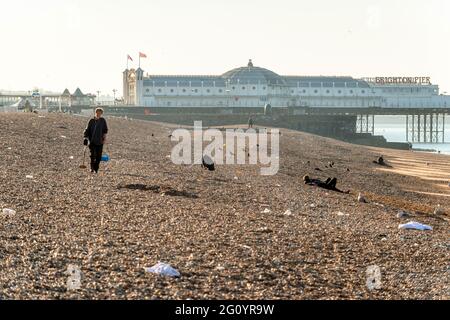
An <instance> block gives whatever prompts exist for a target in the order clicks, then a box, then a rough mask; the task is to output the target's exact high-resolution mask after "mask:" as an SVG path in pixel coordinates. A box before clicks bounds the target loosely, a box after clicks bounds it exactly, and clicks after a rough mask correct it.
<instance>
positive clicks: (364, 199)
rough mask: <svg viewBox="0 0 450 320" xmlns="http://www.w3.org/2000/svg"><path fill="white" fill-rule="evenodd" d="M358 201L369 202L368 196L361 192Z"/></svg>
mask: <svg viewBox="0 0 450 320" xmlns="http://www.w3.org/2000/svg"><path fill="white" fill-rule="evenodd" d="M358 202H360V203H367V200H366V198H365V197H364V196H363V194H362V193H360V194H359V195H358Z"/></svg>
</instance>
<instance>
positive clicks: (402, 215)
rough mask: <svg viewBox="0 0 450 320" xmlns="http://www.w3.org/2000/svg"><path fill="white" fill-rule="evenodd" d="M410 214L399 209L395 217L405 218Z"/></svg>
mask: <svg viewBox="0 0 450 320" xmlns="http://www.w3.org/2000/svg"><path fill="white" fill-rule="evenodd" d="M409 216H411V215H410V214H409V213H408V212H406V211H403V210H400V211H399V212H398V214H397V218H399V219H401V218H407V217H409Z"/></svg>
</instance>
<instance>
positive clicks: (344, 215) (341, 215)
mask: <svg viewBox="0 0 450 320" xmlns="http://www.w3.org/2000/svg"><path fill="white" fill-rule="evenodd" d="M335 214H336V215H337V216H338V217H348V216H350V214H348V213H343V212H342V211H338V212H336V213H335Z"/></svg>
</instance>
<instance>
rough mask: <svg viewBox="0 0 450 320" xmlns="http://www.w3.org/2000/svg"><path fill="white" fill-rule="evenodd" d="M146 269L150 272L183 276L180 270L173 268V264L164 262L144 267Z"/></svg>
mask: <svg viewBox="0 0 450 320" xmlns="http://www.w3.org/2000/svg"><path fill="white" fill-rule="evenodd" d="M144 270H145V272H148V273H156V274H159V275H161V276H166V277H173V278H179V277H180V276H181V275H180V272H178V270H176V269H174V268H172V266H171V265H169V264H167V263H162V262H158V263H157V264H155V265H154V266H153V267H151V268H144Z"/></svg>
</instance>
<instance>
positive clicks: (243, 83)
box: [123, 60, 450, 108]
mask: <svg viewBox="0 0 450 320" xmlns="http://www.w3.org/2000/svg"><path fill="white" fill-rule="evenodd" d="M123 92H124V103H125V105H129V106H140V107H158V108H160V107H240V108H243V107H264V106H266V105H267V104H269V105H271V106H272V107H274V108H276V107H312V108H318V107H328V108H350V107H352V108H370V107H379V108H447V106H449V107H450V96H446V95H441V94H440V92H439V86H438V85H436V84H432V83H431V81H430V78H427V77H376V78H364V79H355V78H352V77H335V76H282V75H278V74H277V73H275V72H273V71H271V70H268V69H265V68H261V67H256V66H254V65H253V62H252V61H251V60H250V61H249V62H248V64H247V65H246V66H244V67H240V68H236V69H233V70H230V71H228V72H225V73H224V74H222V75H216V76H214V75H144V71H143V70H142V69H141V68H138V69H136V70H135V69H131V70H128V69H127V70H125V71H124V72H123Z"/></svg>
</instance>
